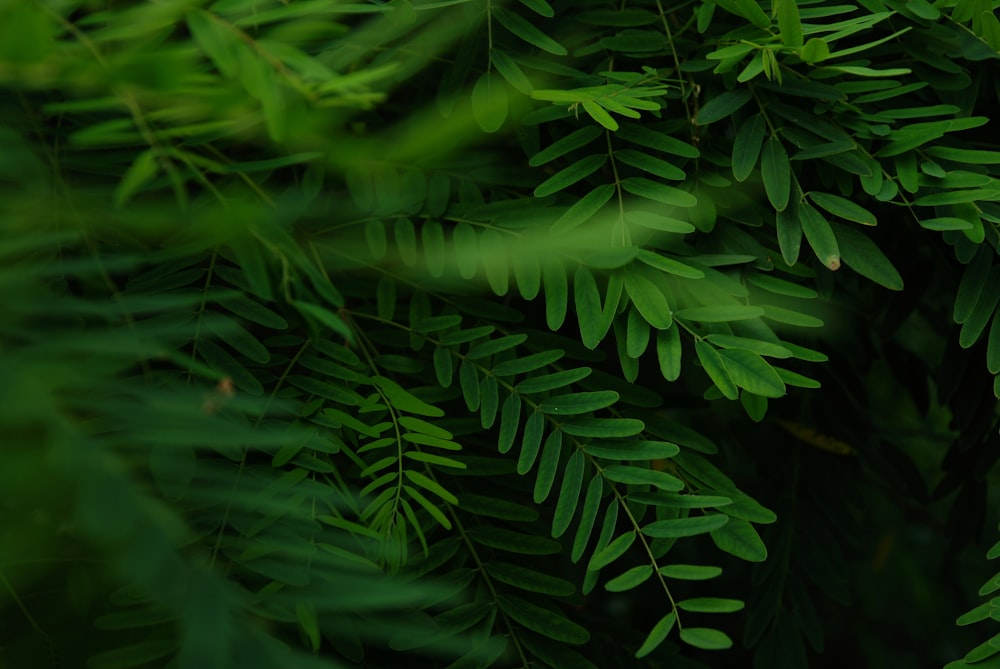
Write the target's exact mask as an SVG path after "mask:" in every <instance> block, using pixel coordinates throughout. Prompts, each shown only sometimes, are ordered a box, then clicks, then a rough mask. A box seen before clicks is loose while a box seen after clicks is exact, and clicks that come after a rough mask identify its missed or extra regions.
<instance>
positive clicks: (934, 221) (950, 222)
mask: <svg viewBox="0 0 1000 669" xmlns="http://www.w3.org/2000/svg"><path fill="white" fill-rule="evenodd" d="M918 223H920V227H922V228H926V229H927V230H935V231H937V232H944V231H946V230H970V229H971V228H972V227H973V225H972V223H970V222H969V221H967V220H965V219H964V218H956V217H955V216H941V217H938V218H927V219H924V220H922V221H918Z"/></svg>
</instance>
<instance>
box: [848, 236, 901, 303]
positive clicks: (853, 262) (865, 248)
mask: <svg viewBox="0 0 1000 669" xmlns="http://www.w3.org/2000/svg"><path fill="white" fill-rule="evenodd" d="M834 232H835V233H836V235H837V242H838V244H839V246H840V256H841V259H842V260H843V261H844V263H845V264H846V265H847V266H848V267H850V268H851V269H853V270H854V271H855V272H857V273H858V274H860V275H862V276H864V277H867V278H869V279H871V280H872V281H874V282H875V283H877V284H879V285H881V286H885V287H886V288H888V289H889V290H903V277H901V276H900V275H899V272H898V271H896V268H895V267H893V265H892V263H891V262H890V261H889V259H888V258H886V257H885V254H884V253H882V251H881V250H880V249H879V247H877V246H876V245H875V242H873V241H872V240H871V239H869V238H868V236H867V235H865V234H862V233H861V232H859V231H857V230H854V229H853V228H849V227H847V226H843V225H838V226H837V227H836V228H834Z"/></svg>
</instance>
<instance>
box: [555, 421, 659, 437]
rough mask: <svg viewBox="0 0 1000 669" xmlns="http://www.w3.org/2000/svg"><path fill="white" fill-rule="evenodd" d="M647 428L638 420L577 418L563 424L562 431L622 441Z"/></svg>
mask: <svg viewBox="0 0 1000 669" xmlns="http://www.w3.org/2000/svg"><path fill="white" fill-rule="evenodd" d="M645 427H646V426H645V424H644V423H643V422H642V421H641V420H638V419H636V418H575V419H573V420H569V421H566V422H565V423H563V426H562V429H563V432H565V433H566V434H572V435H573V436H576V437H597V438H601V439H620V438H624V437H632V436H635V435H637V434H639V433H640V432H642V431H643V430H644V429H645Z"/></svg>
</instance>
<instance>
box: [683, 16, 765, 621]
mask: <svg viewBox="0 0 1000 669" xmlns="http://www.w3.org/2000/svg"><path fill="white" fill-rule="evenodd" d="M783 1H784V0H783ZM743 607H744V604H743V602H742V601H740V600H738V599H725V598H721V597H696V598H694V599H682V600H681V601H679V602H677V608H679V609H680V610H682V611H692V612H694V613H735V612H736V611H742V610H743Z"/></svg>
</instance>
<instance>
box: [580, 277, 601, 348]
mask: <svg viewBox="0 0 1000 669" xmlns="http://www.w3.org/2000/svg"><path fill="white" fill-rule="evenodd" d="M573 302H574V305H575V306H576V319H577V323H579V325H580V338H581V341H582V342H583V345H584V346H586V347H587V348H589V349H594V348H597V345H598V344H600V343H601V339H603V338H604V333H603V332H602V331H601V293H600V292H599V291H598V288H597V281H595V280H594V275H593V274H592V273H591V272H590V270H589V269H587V267H586V266H584V265H580V266H579V267H577V268H576V273H575V274H574V275H573Z"/></svg>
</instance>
